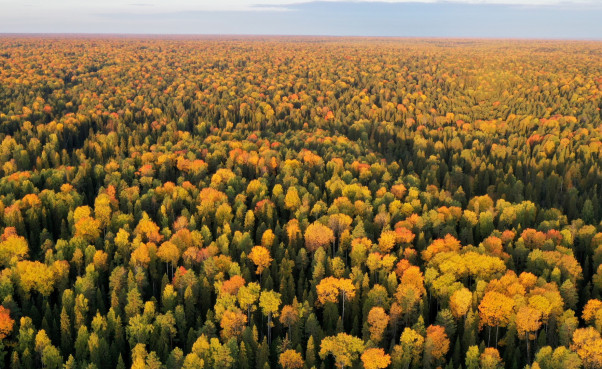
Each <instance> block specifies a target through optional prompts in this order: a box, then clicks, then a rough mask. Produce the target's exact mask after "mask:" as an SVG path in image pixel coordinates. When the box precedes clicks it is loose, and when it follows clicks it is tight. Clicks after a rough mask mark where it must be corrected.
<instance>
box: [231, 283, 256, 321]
mask: <svg viewBox="0 0 602 369" xmlns="http://www.w3.org/2000/svg"><path fill="white" fill-rule="evenodd" d="M260 291H261V287H260V286H259V284H258V283H255V282H251V283H249V284H248V285H246V286H242V287H240V288H239V289H238V293H237V294H236V298H237V299H238V305H240V307H241V308H242V309H243V310H246V311H247V319H248V320H251V312H252V311H254V310H255V303H256V302H257V300H258V299H259V293H260Z"/></svg>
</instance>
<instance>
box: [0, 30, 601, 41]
mask: <svg viewBox="0 0 602 369" xmlns="http://www.w3.org/2000/svg"><path fill="white" fill-rule="evenodd" d="M6 36H13V37H14V36H17V37H18V36H39V37H45V36H64V37H78V36H85V37H94V36H100V37H107V36H108V37H121V38H136V37H147V38H151V37H155V38H162V37H165V38H167V37H198V38H233V37H247V38H257V37H273V38H295V37H296V38H310V37H323V38H335V39H336V38H338V39H345V38H349V39H405V40H487V41H576V42H602V38H574V37H566V38H562V37H560V38H559V37H550V38H547V37H488V36H401V35H400V36H391V35H381V36H378V35H369V36H368V35H352V34H349V35H335V34H294V33H291V34H276V33H265V34H262V33H134V32H120V33H114V32H100V33H99V32H0V37H6Z"/></svg>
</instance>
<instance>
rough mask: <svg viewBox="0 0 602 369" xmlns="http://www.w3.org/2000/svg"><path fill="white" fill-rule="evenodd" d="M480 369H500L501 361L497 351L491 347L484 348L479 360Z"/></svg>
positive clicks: (501, 366)
mask: <svg viewBox="0 0 602 369" xmlns="http://www.w3.org/2000/svg"><path fill="white" fill-rule="evenodd" d="M480 362H481V369H502V368H503V367H504V366H503V364H502V359H501V358H500V353H499V352H498V350H497V349H494V348H493V347H487V348H485V351H483V353H482V354H481V358H480Z"/></svg>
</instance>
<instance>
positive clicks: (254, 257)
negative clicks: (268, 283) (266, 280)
mask: <svg viewBox="0 0 602 369" xmlns="http://www.w3.org/2000/svg"><path fill="white" fill-rule="evenodd" d="M249 259H251V261H253V263H254V264H255V266H256V267H257V270H256V271H255V273H257V274H259V278H260V280H261V275H262V273H263V271H264V270H265V269H266V268H267V267H269V266H270V263H271V262H272V260H273V259H272V258H271V257H270V251H269V250H268V249H266V248H265V247H263V246H255V247H253V248H252V249H251V252H250V253H249Z"/></svg>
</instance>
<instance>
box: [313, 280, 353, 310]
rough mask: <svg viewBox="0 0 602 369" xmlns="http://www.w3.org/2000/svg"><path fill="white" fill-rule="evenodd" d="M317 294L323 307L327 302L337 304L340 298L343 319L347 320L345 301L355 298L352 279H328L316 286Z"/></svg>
mask: <svg viewBox="0 0 602 369" xmlns="http://www.w3.org/2000/svg"><path fill="white" fill-rule="evenodd" d="M316 292H317V293H318V302H319V303H320V304H321V305H324V304H326V303H327V302H332V303H336V302H338V301H339V297H340V298H341V301H342V303H343V313H342V317H343V319H345V301H349V300H351V299H353V298H354V297H355V285H354V284H353V282H351V280H350V279H346V278H335V277H326V278H324V279H322V280H321V281H320V283H319V284H318V285H317V286H316Z"/></svg>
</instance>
